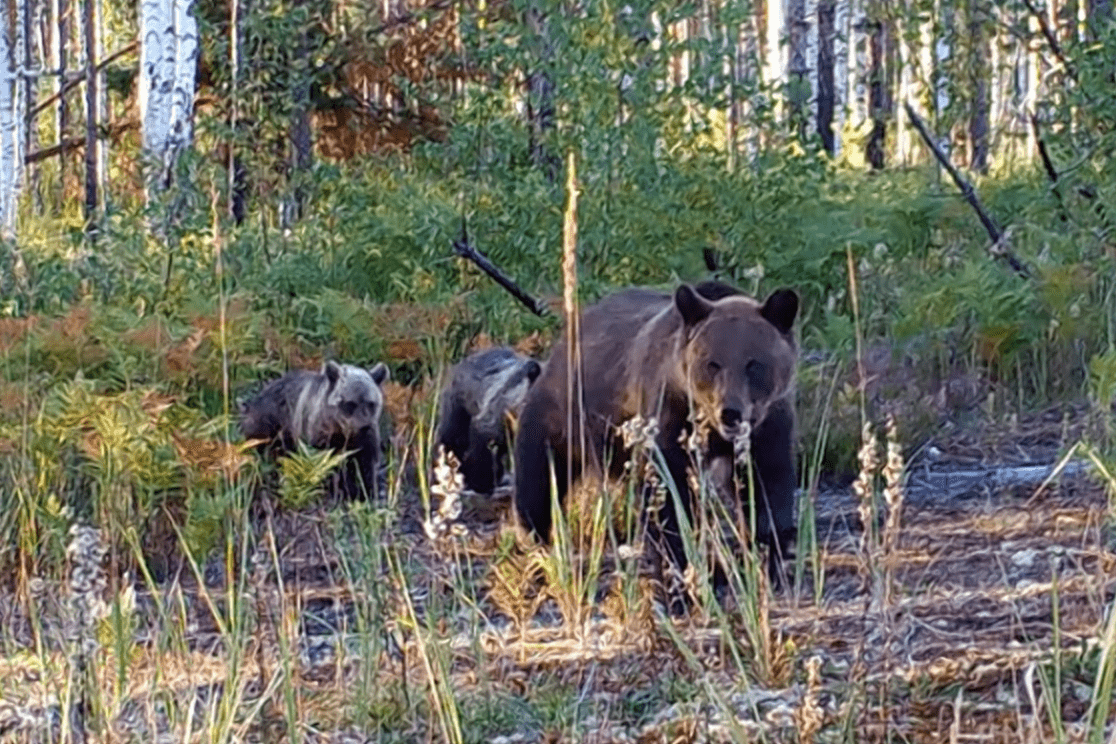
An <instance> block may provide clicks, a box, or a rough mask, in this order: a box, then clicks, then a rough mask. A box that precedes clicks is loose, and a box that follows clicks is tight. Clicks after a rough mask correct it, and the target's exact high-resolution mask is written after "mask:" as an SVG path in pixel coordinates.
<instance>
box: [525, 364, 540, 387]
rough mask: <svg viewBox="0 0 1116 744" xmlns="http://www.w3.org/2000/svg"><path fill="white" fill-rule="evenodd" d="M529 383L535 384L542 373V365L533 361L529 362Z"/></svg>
mask: <svg viewBox="0 0 1116 744" xmlns="http://www.w3.org/2000/svg"><path fill="white" fill-rule="evenodd" d="M526 367H527V382H534V381H535V380H536V379H538V376H539V374H540V373H541V372H542V365H541V364H539V363H538V362H536V361H535V360H534V359H531V360H530V361H528V362H527V365H526Z"/></svg>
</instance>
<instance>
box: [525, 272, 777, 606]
mask: <svg viewBox="0 0 1116 744" xmlns="http://www.w3.org/2000/svg"><path fill="white" fill-rule="evenodd" d="M797 314H798V295H797V294H795V293H794V292H793V291H791V290H787V289H782V290H778V291H776V292H774V293H773V294H771V295H770V296H769V297H768V298H767V300H766V301H764V302H762V303H761V302H758V301H756V300H754V299H752V298H750V297H747V296H745V295H743V294H741V293H740V292H739V290H736V289H735V288H733V287H731V286H729V285H727V284H724V283H721V282H715V281H710V282H703V283H702V284H699V285H698V286H697V287H696V288H694V287H691V286H689V285H686V284H683V285H682V286H680V287H678V289H677V290H676V291H675V293H674V295H673V297H672V296H671V295H669V294H664V293H661V292H656V291H653V290H648V289H628V290H625V291H622V292H619V293H618V294H615V295H612V296H610V297H607V298H605V299H604V300H602V301H601V302H599V303H598V304H596V305H594V306H592V307H590V308H588V309H586V310H585V311H584V312H583V313H582V316H581V324H580V337H581V366H582V371H581V375H580V379H579V380H578V381H577V382H578V384H577V385H575V386H574V390H575V393H574V395H575V397H574V400H576V401H578V404H577V405H575V406H573V410H572V411H571V410H569V406H568V405H567V345H566V340H565V339H564V338H563V340H561V341H560V342H559V343H557V344H556V345H555V347H554V350H553V352H552V354H551V357H550V360H549V361H548V362H547V363H546V365H545V366H544V367H543V371H542V374H541V375H540V376H539V379H538V380H537V381H536V382H535V384H534V385H533V386H532V387H531V390H530V392H529V393H528V395H527V400H526V401H525V402H524V406H523V412H522V413H521V414H520V421H519V433H518V437H517V440H516V451H515V471H516V507H517V509H518V512H519V515H520V518H521V519H522V521H523V523H524V526H526V527H527V528H528V529H530V530H533V531H534V532H535V533H536V534H537V535H538V536H539V537H540V538H541V539H543V540H544V541H546V540H549V539H550V531H551V512H550V504H551V499H550V496H551V494H550V479H551V473H552V472H553V477H554V479H555V481H556V483H557V488H558V494H557V496H558V500H559V503H562V499H563V498H564V497H565V495H566V491H567V490H568V488H569V487H570V485H571V476H572V479H573V480H576V479H578V478H579V477H580V476H581V475H582V474H583V473H593V474H598V475H603V474H609V475H611V476H612V477H617V476H619V474H620V473H621V471H622V469H623V465H624V463H625V462H626V461H627V459H628V457H629V453H628V452H626V451H625V450H624V448H623V444H622V442H621V440H620V437H619V431H618V430H619V427H620V426H621V425H622V424H624V423H625V422H627V421H629V420H630V419H632V418H633V417H636V416H640V417H643V418H644V419H649V418H654V419H656V420H657V422H658V432H659V433H658V435H657V438H656V444H657V446H658V447H659V448H660V449H661V451H662V454H663V457H664V459H665V462H666V465H667V468H668V470H669V473H670V476H671V477H672V479H673V480H674V486H675V488H677V493H678V495H679V497H680V501H681V503H682V504H683V506H684V507H685V509H686V512H687V515H692V504H691V500H692V495H691V487H690V481H689V478H688V477H687V469H688V467H689V463H690V458H689V456H688V454H687V453H686V451H685V449H684V446H683V439H684V438H686V437H688V436H689V435H691V434H692V433H693V432H694V429H695V426H698V427H700V430H702V431H704V432H706V433H705V440H704V447H705V449H704V452H703V459H704V462H705V465H706V467H708V468H709V469H710V470H709V472H710V474H711V475H712V477H713V478H714V479H715V481H716V482H715V486H716V487H717V488H718V489H724V490H727V491H728V492H729V493H737V485H738V484H736V483H735V482H734V472H735V467H734V461H733V458H734V442H735V441H737V440H739V439H742V438H743V437H745V436H747V437H748V443H749V445H750V449H751V458H752V467H753V472H754V473H755V474H756V476H757V477H756V478H755V479H754V480H755V483H754V484H753V485H754V493H755V495H756V500H755V504H754V507H755V515H756V523H755V535H754V536H753V538H754V539H755V540H757V541H759V542H760V543H763V544H765V545H767V546H768V548H769V551H768V555H769V564H768V568H769V572H770V575H771V577H772V581H773V582H774V583H776V584H778V583H780V582H781V576H782V559H783V558H784V557H788V556H790V555H791V554H792V551H793V547H794V542H795V538H796V527H795V472H794V453H793V435H794V408H793V401H792V394H793V389H794V374H795V365H796V359H797V349H796V344H795V341H794V337H793V335H792V327H793V325H794V320H795V317H796V316H797ZM571 425H572V427H573V428H572V430H571V429H570V428H569V427H570V426H571ZM582 429H583V430H584V435H581V434H580V433H579V432H580V431H581V430H582ZM609 453H611V455H610V460H609V461H608V462H605V457H606V455H608V454H609ZM552 463H553V471H552ZM568 474H569V475H568ZM745 485H746V484H745ZM742 492H743V493H744V494H747V493H749V491H748V490H742ZM745 497H746V496H745ZM745 513H747V512H745ZM658 516H659V520H658V521H659V525H660V528H661V533H660V534H661V537H662V539H663V540H664V542H665V543H666V549H667V552H668V556H667V557H669V558H670V559H671V560H673V562H674V563H675V564H676V565H677V566H678V567H679V568H680V569H684V568H685V567H686V555H685V551H684V550H683V544H682V539H681V536H680V534H679V531H678V517H677V515H676V514H675V510H674V502H673V499H672V498H670V497H669V496H668V497H667V499H666V503H665V505H664V506H663V507H662V509H661V511H660V512H659V515H658ZM654 536H659V535H654Z"/></svg>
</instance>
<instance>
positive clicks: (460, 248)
mask: <svg viewBox="0 0 1116 744" xmlns="http://www.w3.org/2000/svg"><path fill="white" fill-rule="evenodd" d="M453 252H454V253H456V254H457V255H459V256H461V257H462V258H467V259H469V260H470V261H472V262H473V263H475V264H476V265H477V267H478V268H480V270H481V271H483V272H484V273H486V274H488V275H489V276H490V277H492V278H493V279H494V280H495V281H496V283H497V284H499V285H500V286H501V287H503V288H504V289H506V290H508V292H510V293H511V295H512V297H514V298H515V299H517V300H519V301H520V302H521V303H523V305H524V306H525V307H526V308H527V309H528V310H530V311H531V312H533V313H534V314H535V315H538V316H539V317H540V318H542V317H546V316H547V315H549V314H550V310H549V309H548V308H547V306H546V304H545V303H543V302H542V301H541V300H537V299H535V298H534V297H532V296H531V295H529V294H527V293H526V292H524V291H523V290H522V289H521V288H520V287H519V285H518V284H516V283H515V282H514V281H512V280H511V279H509V278H508V276H507V275H506V274H504V272H502V271H500V269H499V268H497V267H496V265H495V264H493V263H492V262H491V261H490V260H488V257H487V256H485V255H484V254H483V253H481V252H480V251H478V250H477V249H476V248H474V247H473V246H472V245H470V244H469V238H468V236H465V235H463V236H462V238H461V239H460V240H455V241H453Z"/></svg>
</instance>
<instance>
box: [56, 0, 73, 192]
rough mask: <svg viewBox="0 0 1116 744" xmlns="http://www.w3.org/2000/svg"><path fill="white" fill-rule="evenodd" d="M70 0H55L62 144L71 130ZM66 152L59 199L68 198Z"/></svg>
mask: <svg viewBox="0 0 1116 744" xmlns="http://www.w3.org/2000/svg"><path fill="white" fill-rule="evenodd" d="M70 13H71V5H70V0H54V19H55V24H54V34H53V37H54V38H53V39H52V41H53V44H52V46H53V48H54V52H53V55H52V56H53V61H54V68H55V69H56V70H58V78H57V79H58V83H57V88H56V90H55V94H56V95H57V96H58V111H57V113H56V115H55V116H56V118H55V120H54V122H55V124H54V139H55V142H57V143H59V144H61V143H63V142H65V141H66V138H67V137H68V136H69V132H70V105H69V103H68V102H67V100H66V94H65V92H64V91H65V90H66V82H67V80H66V77H67V65H68V62H69V56H70ZM66 170H67V169H66V153H65V152H63V153H62V154H61V155H60V156H59V158H58V190H59V197H60V199H59V201H62V200H64V199H65V198H66Z"/></svg>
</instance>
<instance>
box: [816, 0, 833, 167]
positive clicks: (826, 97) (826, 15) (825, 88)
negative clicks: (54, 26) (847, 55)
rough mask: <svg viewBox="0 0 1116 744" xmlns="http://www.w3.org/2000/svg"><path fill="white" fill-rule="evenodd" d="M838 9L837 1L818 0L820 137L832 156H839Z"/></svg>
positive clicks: (823, 145)
mask: <svg viewBox="0 0 1116 744" xmlns="http://www.w3.org/2000/svg"><path fill="white" fill-rule="evenodd" d="M836 8H837V0H818V136H819V137H821V141H822V147H824V148H825V151H826V152H828V153H829V154H830V155H836V154H837V147H836V144H835V141H834V136H833V108H834V104H835V100H834V97H835V96H834V91H835V86H834V84H833V82H834V80H833V78H834V64H833V62H834V49H833V45H834V40H835V37H836V32H835V20H836V19H835V16H836Z"/></svg>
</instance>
